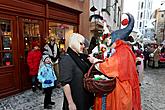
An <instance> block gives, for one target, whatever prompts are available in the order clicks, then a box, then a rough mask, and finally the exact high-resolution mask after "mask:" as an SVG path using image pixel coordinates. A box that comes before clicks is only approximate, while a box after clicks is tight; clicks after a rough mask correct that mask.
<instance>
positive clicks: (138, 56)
mask: <svg viewBox="0 0 165 110" xmlns="http://www.w3.org/2000/svg"><path fill="white" fill-rule="evenodd" d="M135 55H136V69H137V73H138V76H139V81H140V82H139V85H140V86H141V83H142V80H143V72H144V64H143V62H144V61H143V60H144V58H143V54H142V51H141V50H140V49H138V50H136V51H135Z"/></svg>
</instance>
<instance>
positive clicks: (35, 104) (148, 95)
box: [0, 68, 165, 110]
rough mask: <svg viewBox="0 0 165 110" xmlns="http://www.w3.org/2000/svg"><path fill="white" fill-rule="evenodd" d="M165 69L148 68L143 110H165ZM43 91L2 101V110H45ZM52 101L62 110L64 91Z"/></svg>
mask: <svg viewBox="0 0 165 110" xmlns="http://www.w3.org/2000/svg"><path fill="white" fill-rule="evenodd" d="M164 79H165V68H160V69H151V68H147V70H145V73H144V80H143V82H142V86H141V95H142V107H143V110H165V97H164V95H165V87H164V86H165V81H164ZM43 98H44V95H43V94H42V91H39V90H38V91H37V92H35V93H33V92H32V91H31V90H27V91H25V92H23V93H20V94H17V95H14V96H10V97H8V98H4V99H0V110H43ZM52 100H53V101H55V102H56V104H55V106H53V110H61V107H62V100H63V94H62V89H55V90H54V91H53V96H52Z"/></svg>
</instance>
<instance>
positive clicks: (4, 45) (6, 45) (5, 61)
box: [0, 19, 13, 66]
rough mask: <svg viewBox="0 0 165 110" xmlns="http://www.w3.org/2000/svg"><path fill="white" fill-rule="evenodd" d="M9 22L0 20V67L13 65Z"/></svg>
mask: <svg viewBox="0 0 165 110" xmlns="http://www.w3.org/2000/svg"><path fill="white" fill-rule="evenodd" d="M12 56H13V51H12V32H11V21H10V20H4V19H0V66H8V65H12V64H13V57H12Z"/></svg>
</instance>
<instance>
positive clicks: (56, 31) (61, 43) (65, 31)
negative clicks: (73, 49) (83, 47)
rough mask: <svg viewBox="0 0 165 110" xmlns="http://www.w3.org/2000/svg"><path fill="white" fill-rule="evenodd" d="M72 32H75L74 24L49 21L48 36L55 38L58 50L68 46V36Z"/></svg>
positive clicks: (61, 50) (62, 50) (63, 49)
mask: <svg viewBox="0 0 165 110" xmlns="http://www.w3.org/2000/svg"><path fill="white" fill-rule="evenodd" d="M73 32H76V26H73V25H68V24H63V23H55V22H49V36H54V37H55V38H56V44H57V45H58V47H59V50H60V52H64V51H65V50H66V48H67V47H68V38H69V36H70V35H71V34H72V33H73ZM48 42H49V41H48Z"/></svg>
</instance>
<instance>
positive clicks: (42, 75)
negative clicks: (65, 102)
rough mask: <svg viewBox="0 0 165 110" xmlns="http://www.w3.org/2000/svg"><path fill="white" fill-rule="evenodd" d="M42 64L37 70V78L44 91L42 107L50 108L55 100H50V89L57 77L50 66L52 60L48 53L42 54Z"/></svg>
mask: <svg viewBox="0 0 165 110" xmlns="http://www.w3.org/2000/svg"><path fill="white" fill-rule="evenodd" d="M42 61H43V63H44V64H43V65H42V67H41V68H40V69H39V72H38V80H39V81H40V82H41V83H42V88H43V90H44V93H45V98H44V109H51V108H52V106H51V105H54V104H55V102H52V100H51V95H52V89H53V86H54V85H55V82H56V80H57V77H56V75H55V72H54V69H53V67H52V61H51V59H50V57H49V55H43V56H42Z"/></svg>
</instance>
